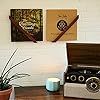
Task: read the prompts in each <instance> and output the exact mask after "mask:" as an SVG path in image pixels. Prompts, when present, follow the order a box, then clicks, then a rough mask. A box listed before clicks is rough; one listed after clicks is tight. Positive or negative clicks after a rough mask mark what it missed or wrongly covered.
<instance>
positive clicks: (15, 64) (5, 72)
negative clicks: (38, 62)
mask: <svg viewBox="0 0 100 100" xmlns="http://www.w3.org/2000/svg"><path fill="white" fill-rule="evenodd" d="M29 59H31V58H28V59H25V60H23V61H21V62H19V63H17V64H15V65H14V66H12V67H11V68H9V69H8V70H7V71H6V72H5V73H4V74H3V76H2V77H4V76H5V75H6V74H7V73H8V72H9V71H10V70H11V69H13V68H14V67H16V66H17V65H19V64H21V63H23V62H25V61H27V60H29Z"/></svg>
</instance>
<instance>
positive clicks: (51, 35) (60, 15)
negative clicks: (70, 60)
mask: <svg viewBox="0 0 100 100" xmlns="http://www.w3.org/2000/svg"><path fill="white" fill-rule="evenodd" d="M76 17H77V9H47V11H46V40H47V41H53V40H54V39H55V38H56V37H57V36H58V35H59V34H60V33H61V32H62V31H64V28H65V27H67V26H69V24H70V23H71V22H72V21H73V20H74V19H75V18H76ZM76 39H77V21H76V22H75V23H74V24H73V25H72V26H71V27H70V28H69V29H68V30H67V31H66V32H65V33H64V35H63V36H62V37H61V38H60V39H59V41H67V40H76Z"/></svg>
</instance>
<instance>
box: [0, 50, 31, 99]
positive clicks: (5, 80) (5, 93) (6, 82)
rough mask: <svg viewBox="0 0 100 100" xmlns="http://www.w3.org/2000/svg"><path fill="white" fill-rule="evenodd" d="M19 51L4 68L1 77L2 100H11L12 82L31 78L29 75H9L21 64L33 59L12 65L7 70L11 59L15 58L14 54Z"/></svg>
mask: <svg viewBox="0 0 100 100" xmlns="http://www.w3.org/2000/svg"><path fill="white" fill-rule="evenodd" d="M16 51H17V49H16V50H15V51H14V52H13V54H12V55H11V57H10V58H9V60H8V61H7V63H6V65H5V66H4V68H3V70H2V72H1V75H0V100H9V98H10V94H11V92H12V84H10V82H11V81H13V80H15V79H18V78H22V77H26V76H30V75H29V74H25V73H21V74H19V73H14V74H13V75H11V76H10V75H9V74H10V72H11V71H12V70H13V69H14V68H15V67H17V66H18V65H20V64H21V63H23V62H25V61H27V60H29V59H31V58H28V59H25V60H22V61H21V62H19V63H17V64H15V65H12V66H11V67H10V68H8V69H7V66H8V65H9V63H10V61H11V59H12V58H13V56H14V54H15V53H16Z"/></svg>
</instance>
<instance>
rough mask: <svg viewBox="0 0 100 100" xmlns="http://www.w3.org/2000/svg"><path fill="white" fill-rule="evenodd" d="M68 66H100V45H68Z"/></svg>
mask: <svg viewBox="0 0 100 100" xmlns="http://www.w3.org/2000/svg"><path fill="white" fill-rule="evenodd" d="M66 48H67V56H68V64H69V65H73V64H83V65H93V66H94V65H97V66H98V65H100V44H92V43H91V44H89V43H88V44H87V43H67V46H66Z"/></svg>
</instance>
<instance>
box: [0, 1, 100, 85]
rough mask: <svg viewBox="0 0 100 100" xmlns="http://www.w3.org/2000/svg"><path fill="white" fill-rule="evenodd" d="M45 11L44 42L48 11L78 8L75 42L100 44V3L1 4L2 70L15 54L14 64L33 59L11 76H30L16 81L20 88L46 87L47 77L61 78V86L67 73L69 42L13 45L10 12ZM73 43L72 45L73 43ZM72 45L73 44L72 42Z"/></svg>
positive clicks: (0, 65)
mask: <svg viewBox="0 0 100 100" xmlns="http://www.w3.org/2000/svg"><path fill="white" fill-rule="evenodd" d="M12 8H16V9H20V8H22V9H25V8H27V9H30V8H32V9H36V8H42V9H43V17H44V18H43V22H44V38H45V34H46V33H45V28H46V25H45V23H46V22H45V18H46V16H45V15H46V9H71V8H75V9H77V11H78V14H79V16H80V18H79V20H78V32H77V34H78V39H77V41H74V42H96V43H99V42H100V0H1V1H0V70H1V69H2V68H3V66H4V65H5V63H6V62H7V59H8V58H9V56H10V55H11V54H12V52H13V51H14V50H15V49H16V48H18V51H17V53H16V55H15V56H14V58H13V59H12V62H11V63H10V64H9V66H10V65H12V64H15V63H17V62H19V61H20V60H22V59H25V58H29V57H32V59H31V60H30V61H27V62H25V63H23V64H21V65H20V66H18V67H17V68H15V70H13V71H12V72H16V73H17V72H25V73H29V74H30V75H31V76H30V77H27V78H24V79H21V80H17V81H16V84H20V85H30V86H33V85H34V86H35V85H45V80H46V79H47V78H48V77H59V78H60V79H61V83H62V77H63V72H64V70H65V69H66V65H67V59H66V42H57V43H51V42H46V40H45V39H44V42H38V43H37V44H34V43H33V42H11V41H10V39H11V37H10V35H11V30H10V29H11V26H10V20H9V15H10V9H12ZM70 42H71V41H70ZM72 42H73V41H72Z"/></svg>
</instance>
